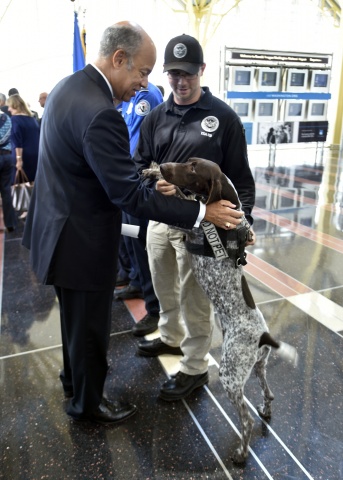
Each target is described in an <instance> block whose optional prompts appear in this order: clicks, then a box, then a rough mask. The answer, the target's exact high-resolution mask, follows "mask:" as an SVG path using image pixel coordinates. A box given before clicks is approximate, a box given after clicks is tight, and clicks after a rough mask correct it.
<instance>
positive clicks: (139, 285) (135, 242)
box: [115, 82, 163, 337]
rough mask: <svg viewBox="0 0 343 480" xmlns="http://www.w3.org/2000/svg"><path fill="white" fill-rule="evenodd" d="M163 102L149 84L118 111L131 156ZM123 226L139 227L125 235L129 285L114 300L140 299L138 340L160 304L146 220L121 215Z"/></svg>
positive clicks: (149, 329)
mask: <svg viewBox="0 0 343 480" xmlns="http://www.w3.org/2000/svg"><path fill="white" fill-rule="evenodd" d="M162 102H163V97H162V93H161V90H160V89H159V88H158V87H157V86H155V85H153V84H152V83H150V82H149V83H148V87H147V88H142V89H141V90H140V91H139V92H137V93H136V95H135V96H134V97H132V98H131V100H130V101H129V102H122V103H121V104H120V110H121V113H122V116H123V118H124V120H125V123H126V125H127V128H128V131H129V139H130V153H131V155H133V154H134V151H135V149H136V145H137V142H138V138H139V131H140V126H141V123H142V121H143V120H144V119H145V117H146V116H147V115H148V114H149V113H150V111H151V110H152V109H153V108H154V107H156V106H157V105H159V104H160V103H162ZM123 223H128V224H130V225H139V226H140V234H139V238H138V239H133V238H130V237H127V236H125V237H124V242H125V246H126V250H127V253H128V256H129V258H130V263H131V272H130V278H131V280H130V282H129V285H128V286H127V287H126V288H123V289H122V290H116V291H115V299H116V300H129V299H131V298H140V297H141V296H143V298H144V301H145V308H146V311H147V314H146V315H145V316H144V318H142V319H141V320H140V321H139V322H138V323H136V324H135V325H134V326H133V328H132V333H133V334H134V335H136V336H138V337H141V336H144V335H148V334H149V333H152V332H154V331H155V330H157V325H158V321H159V318H160V316H159V311H160V304H159V301H158V299H157V297H156V294H155V290H154V287H153V283H152V279H151V273H150V268H149V260H148V254H147V250H146V233H147V227H148V221H147V220H146V219H140V218H136V217H133V216H132V215H128V214H127V213H125V212H123Z"/></svg>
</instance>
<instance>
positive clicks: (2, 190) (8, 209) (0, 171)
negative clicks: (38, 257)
mask: <svg viewBox="0 0 343 480" xmlns="http://www.w3.org/2000/svg"><path fill="white" fill-rule="evenodd" d="M14 172H15V165H14V164H13V159H12V155H11V152H9V153H8V155H0V194H1V199H2V211H3V216H4V224H5V226H6V227H7V228H15V227H16V225H17V215H16V212H15V210H14V208H13V205H12V192H11V185H12V178H13V175H14Z"/></svg>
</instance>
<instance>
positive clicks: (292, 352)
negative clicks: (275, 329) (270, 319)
mask: <svg viewBox="0 0 343 480" xmlns="http://www.w3.org/2000/svg"><path fill="white" fill-rule="evenodd" d="M263 345H269V346H270V347H273V348H275V350H276V353H277V354H278V355H279V357H281V358H283V359H284V360H287V361H288V362H290V363H292V364H293V365H294V367H296V366H297V364H298V353H297V350H296V348H294V347H292V345H289V344H288V343H285V342H279V341H277V340H275V339H274V338H273V337H272V336H271V335H270V333H269V332H264V333H263V334H262V335H261V338H260V343H259V345H258V346H259V347H262V346H263Z"/></svg>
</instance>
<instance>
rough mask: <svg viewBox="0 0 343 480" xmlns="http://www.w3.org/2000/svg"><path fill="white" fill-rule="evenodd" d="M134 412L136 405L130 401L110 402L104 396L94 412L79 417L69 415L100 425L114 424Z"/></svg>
mask: <svg viewBox="0 0 343 480" xmlns="http://www.w3.org/2000/svg"><path fill="white" fill-rule="evenodd" d="M136 412H137V407H136V405H132V404H130V403H121V402H110V401H109V400H107V399H106V398H103V399H102V401H101V403H100V405H99V406H98V408H97V409H96V410H94V412H92V413H88V414H86V415H81V416H79V417H75V416H74V415H71V417H72V418H73V420H75V421H77V422H84V421H88V422H93V423H99V424H101V425H115V424H116V423H119V422H122V421H123V420H126V419H127V418H130V417H132V415H134V414H135V413H136Z"/></svg>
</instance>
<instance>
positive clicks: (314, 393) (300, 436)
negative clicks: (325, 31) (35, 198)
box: [0, 144, 343, 480]
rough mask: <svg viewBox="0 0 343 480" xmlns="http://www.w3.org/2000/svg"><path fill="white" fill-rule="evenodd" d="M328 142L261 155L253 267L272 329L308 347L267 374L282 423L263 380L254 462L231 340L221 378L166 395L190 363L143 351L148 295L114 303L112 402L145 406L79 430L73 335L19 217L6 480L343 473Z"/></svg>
mask: <svg viewBox="0 0 343 480" xmlns="http://www.w3.org/2000/svg"><path fill="white" fill-rule="evenodd" d="M339 157H340V156H339V154H338V153H337V152H333V151H330V150H329V149H327V148H326V149H321V148H316V146H313V144H311V146H310V147H307V148H298V149H297V148H286V147H285V148H284V149H277V151H276V152H275V151H268V150H266V146H264V147H261V148H260V149H257V148H255V149H251V150H250V151H249V158H250V163H251V167H252V169H253V171H254V176H255V179H256V186H257V201H256V208H255V210H254V217H255V227H254V228H255V231H256V233H257V234H258V241H257V243H256V245H255V246H254V247H251V248H249V253H248V265H247V266H246V267H245V270H246V272H247V278H248V281H249V283H250V286H251V290H252V292H253V295H254V298H255V301H256V303H257V304H258V305H259V308H260V309H261V310H262V312H263V314H264V315H265V318H266V320H267V323H268V325H269V327H270V330H271V331H272V333H273V335H274V336H276V337H277V338H280V339H282V340H284V341H286V342H288V343H291V344H292V345H294V346H296V347H297V349H298V353H299V365H298V367H297V368H293V367H290V365H289V364H288V363H286V362H284V361H282V360H281V359H280V358H278V357H277V356H276V355H275V354H272V355H271V357H270V360H269V365H268V381H269V384H270V387H271V389H272V391H273V393H274V395H275V400H274V402H273V417H272V419H271V420H270V422H268V423H266V422H265V421H263V420H262V419H260V418H259V417H258V415H257V412H256V410H255V405H257V404H259V403H260V399H261V395H260V388H259V386H258V384H257V380H256V379H255V378H254V377H253V376H252V377H251V378H250V379H249V381H248V383H247V386H246V391H245V395H246V400H247V402H248V405H249V409H250V412H251V414H252V415H253V417H254V419H255V425H254V429H253V435H252V439H251V444H250V456H249V458H248V461H247V463H246V466H245V467H244V468H242V467H238V466H235V465H234V464H233V463H232V461H231V459H230V454H231V453H232V451H233V450H234V449H235V447H236V446H237V443H238V440H239V437H238V433H237V432H238V430H237V428H238V423H237V415H236V413H235V410H234V408H233V407H232V406H231V404H230V402H229V401H228V399H227V397H226V395H225V393H224V391H223V388H222V386H221V384H220V382H219V378H218V364H219V361H220V346H221V334H220V331H219V329H218V328H217V329H216V332H215V335H214V338H213V345H212V349H211V355H210V370H209V373H210V382H209V384H208V386H205V387H203V388H200V389H198V390H196V391H195V392H194V393H193V394H192V395H191V396H190V397H189V398H187V399H186V401H179V402H176V403H164V402H163V401H161V400H159V399H158V393H159V387H160V385H161V384H162V383H163V382H164V381H165V380H166V379H167V377H168V375H170V374H172V373H173V372H176V371H177V370H178V361H179V358H178V357H171V356H167V355H164V356H161V357H159V358H143V357H139V356H137V354H136V345H137V341H138V339H137V338H136V337H134V336H133V335H132V334H131V332H130V329H131V327H132V325H133V323H134V321H135V320H139V319H140V318H142V316H143V315H144V305H143V302H142V301H140V300H137V301H136V300H131V301H129V302H127V303H126V304H124V303H122V302H114V303H113V322H112V334H111V342H110V350H109V363H110V370H109V375H108V381H107V384H106V393H107V395H108V396H109V397H115V396H116V397H120V398H121V399H129V400H131V401H134V402H135V403H136V404H137V406H138V408H139V411H138V413H137V415H135V416H134V417H132V418H131V419H129V420H128V421H127V422H126V423H123V424H121V425H119V426H116V427H112V428H108V427H96V426H92V425H87V424H84V425H83V424H75V423H73V422H72V421H71V420H70V419H69V417H68V416H67V415H66V414H65V407H66V404H65V402H66V401H65V400H64V397H63V394H62V389H61V385H60V382H59V378H58V375H59V370H60V368H61V359H62V357H61V339H60V330H59V315H58V305H57V302H56V299H55V295H54V291H53V289H52V288H51V287H43V286H40V285H38V284H37V283H36V281H35V278H34V276H33V274H32V273H31V271H30V268H29V265H28V253H27V251H26V250H25V249H24V248H23V247H22V246H21V234H22V228H23V226H22V225H21V226H20V227H19V228H18V229H17V231H16V232H14V233H1V234H0V248H1V253H0V259H1V260H2V261H1V279H2V282H1V284H2V293H1V309H2V311H1V336H0V395H1V397H0V445H1V449H0V478H1V479H5V480H39V479H52V480H55V479H56V480H57V479H58V480H60V479H62V480H64V479H84V480H88V479H94V480H95V479H106V480H110V479H119V480H165V479H177V480H198V479H199V480H200V479H201V480H205V479H209V480H223V479H232V480H238V479H244V480H252V479H254V480H262V479H296V480H305V479H313V480H339V479H343V215H342V208H343V158H339Z"/></svg>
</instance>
